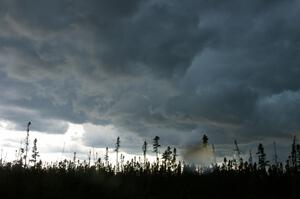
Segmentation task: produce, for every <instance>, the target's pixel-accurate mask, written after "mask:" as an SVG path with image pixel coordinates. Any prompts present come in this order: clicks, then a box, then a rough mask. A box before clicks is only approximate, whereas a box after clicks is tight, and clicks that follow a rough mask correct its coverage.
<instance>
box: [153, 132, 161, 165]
mask: <svg viewBox="0 0 300 199" xmlns="http://www.w3.org/2000/svg"><path fill="white" fill-rule="evenodd" d="M159 147H160V144H159V137H158V136H155V137H154V139H153V152H154V153H155V154H156V161H157V164H158V163H159V158H158V152H159V150H158V148H159Z"/></svg>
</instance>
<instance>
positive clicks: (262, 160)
mask: <svg viewBox="0 0 300 199" xmlns="http://www.w3.org/2000/svg"><path fill="white" fill-rule="evenodd" d="M256 154H257V155H258V166H259V169H260V170H265V169H266V166H267V165H268V161H267V160H266V154H265V151H264V146H263V144H262V143H259V145H258V149H257V153H256Z"/></svg>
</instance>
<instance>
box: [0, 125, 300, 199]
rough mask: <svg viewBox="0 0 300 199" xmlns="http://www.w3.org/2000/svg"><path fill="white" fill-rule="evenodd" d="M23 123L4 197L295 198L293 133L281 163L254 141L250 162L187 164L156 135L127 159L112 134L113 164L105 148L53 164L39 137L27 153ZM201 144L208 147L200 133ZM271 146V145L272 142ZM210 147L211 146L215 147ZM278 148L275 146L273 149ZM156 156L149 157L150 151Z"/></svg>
mask: <svg viewBox="0 0 300 199" xmlns="http://www.w3.org/2000/svg"><path fill="white" fill-rule="evenodd" d="M30 125H31V122H29V123H28V125H27V135H26V139H25V143H24V144H25V146H24V147H21V148H20V149H18V157H17V159H16V160H14V161H12V162H4V161H3V160H2V158H1V162H0V191H1V196H2V197H13V198H26V197H30V198H90V197H93V198H149V199H150V198H299V197H300V195H299V192H300V191H299V190H300V189H299V188H300V180H299V179H300V145H299V144H297V143H296V137H294V139H293V141H292V144H291V151H290V154H289V155H288V159H287V160H286V161H285V162H278V161H277V154H276V153H275V160H274V163H270V162H269V161H268V159H267V156H266V154H265V152H264V146H263V144H262V143H259V144H258V147H257V151H256V152H255V155H257V157H258V161H257V162H254V161H253V159H252V154H251V153H250V157H249V159H248V160H244V159H243V158H241V156H240V151H239V147H238V144H237V141H236V140H235V141H234V144H235V146H236V148H235V150H236V152H237V158H232V159H226V158H224V160H223V162H222V163H218V164H217V163H216V162H213V163H212V164H210V165H209V166H201V165H196V164H187V163H185V162H181V161H178V160H177V156H178V154H177V149H176V148H173V149H172V148H171V147H170V146H168V147H167V148H166V149H165V150H164V152H163V153H162V155H161V156H160V153H159V151H160V148H161V145H160V138H159V137H158V136H155V137H154V138H153V142H152V143H151V146H149V145H150V143H147V142H146V141H144V143H142V147H141V149H142V152H143V158H139V159H138V160H137V159H136V158H133V159H131V160H130V161H125V160H124V156H123V155H122V154H121V155H120V157H119V149H120V147H121V139H120V138H119V137H118V138H117V139H116V144H115V148H114V152H115V154H116V161H115V164H114V165H113V164H111V163H110V162H109V153H108V147H106V153H105V155H104V158H103V159H102V158H97V159H92V158H91V155H89V157H88V159H87V160H79V159H78V158H77V157H76V155H77V154H76V152H74V156H73V158H72V159H71V160H68V159H65V160H62V161H57V162H54V163H51V164H49V163H46V162H42V160H38V159H39V151H38V147H37V142H38V140H37V139H34V141H33V146H32V147H31V153H30V154H31V156H30V157H29V131H30ZM202 147H208V137H207V136H206V135H203V137H202ZM274 147H275V145H274ZM213 148H214V146H213ZM275 151H276V148H275ZM150 152H151V153H154V154H155V156H156V160H155V161H153V162H149V161H148V160H147V154H148V153H150Z"/></svg>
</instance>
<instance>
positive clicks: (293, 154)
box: [291, 136, 297, 168]
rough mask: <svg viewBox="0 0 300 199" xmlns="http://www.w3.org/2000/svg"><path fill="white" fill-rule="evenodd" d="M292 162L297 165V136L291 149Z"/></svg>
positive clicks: (294, 166)
mask: <svg viewBox="0 0 300 199" xmlns="http://www.w3.org/2000/svg"><path fill="white" fill-rule="evenodd" d="M291 163H292V167H293V168H296V167H297V148H296V136H294V138H293V144H292V150H291Z"/></svg>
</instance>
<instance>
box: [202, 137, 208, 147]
mask: <svg viewBox="0 0 300 199" xmlns="http://www.w3.org/2000/svg"><path fill="white" fill-rule="evenodd" d="M202 144H203V146H204V147H207V145H208V137H207V135H205V134H204V135H203V137H202Z"/></svg>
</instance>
